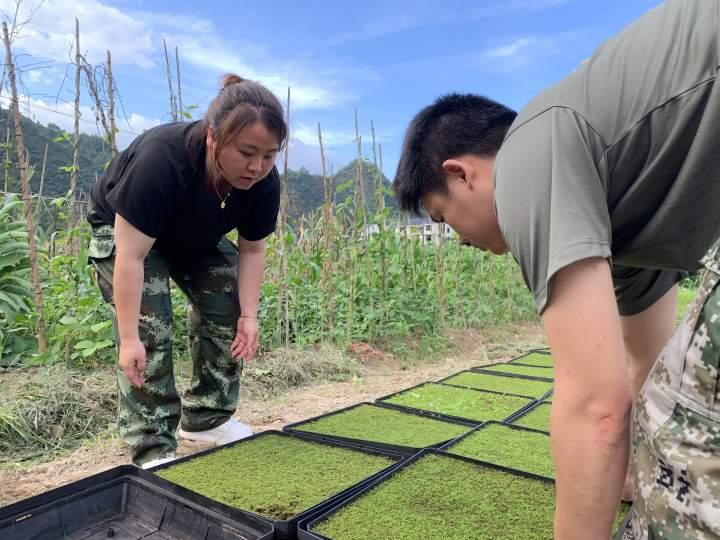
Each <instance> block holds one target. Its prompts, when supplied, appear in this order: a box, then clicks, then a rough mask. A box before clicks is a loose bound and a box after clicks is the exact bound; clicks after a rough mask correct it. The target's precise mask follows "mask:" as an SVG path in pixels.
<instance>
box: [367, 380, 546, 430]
mask: <svg viewBox="0 0 720 540" xmlns="http://www.w3.org/2000/svg"><path fill="white" fill-rule="evenodd" d="M428 382H431V381H425V382H422V383H420V384H416V385H415V386H411V387H409V388H405V389H404V390H398V391H397V392H393V393H392V394H388V395H386V396H382V397H379V398H377V399H376V400H375V403H376V404H377V405H379V406H381V407H386V408H388V409H395V410H398V411H403V412H412V413H415V414H420V415H422V416H429V417H431V418H435V419H436V420H444V421H446V422H464V423H466V424H468V423H469V424H471V425H473V426H478V425H480V424H483V423H485V422H487V419H482V418H463V417H461V416H454V415H452V414H443V413H438V412H435V411H428V410H425V409H416V408H415V407H408V406H407V405H398V404H396V403H387V402H386V401H383V400H386V399H390V398H392V397H394V396H396V395H398V394H404V393H405V392H409V391H410V390H413V389H415V388H418V387H420V386H425V385H426V384H428ZM434 384H441V385H443V386H448V387H451V388H462V389H463V390H472V391H473V392H481V393H483V394H495V395H496V396H509V397H517V398H523V399H527V400H531V401H530V403H528V404H527V405H525V406H524V407H521V408H520V409H518V410H517V411H515V412H513V413H512V414H510V415H508V416H507V417H506V418H505V419H504V420H503V422H508V421H509V420H510V419H511V418H514V417H515V416H517V415H518V414H519V413H520V412H522V411H524V410H525V409H527V408H528V407H529V406H531V405H532V404H533V403H534V400H535V398H531V397H527V396H520V395H517V394H508V393H505V392H493V391H492V390H478V389H477V388H467V387H465V386H457V385H454V384H445V383H440V382H439V383H434Z"/></svg>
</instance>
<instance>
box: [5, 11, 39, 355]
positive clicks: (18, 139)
mask: <svg viewBox="0 0 720 540" xmlns="http://www.w3.org/2000/svg"><path fill="white" fill-rule="evenodd" d="M2 29H3V41H4V42H5V67H6V68H7V73H8V79H9V82H10V92H11V97H12V102H11V106H12V112H13V117H14V119H15V145H16V148H17V158H18V171H19V172H20V184H21V186H22V200H23V210H24V212H23V214H24V216H25V223H26V225H27V230H28V245H29V248H30V268H31V275H32V283H33V295H34V297H35V309H36V310H37V317H38V319H37V321H38V322H37V332H38V350H39V351H40V352H45V351H46V350H47V336H46V334H45V308H44V304H43V294H42V283H41V281H40V267H39V266H38V250H37V239H36V234H35V233H36V224H35V222H34V221H33V219H32V217H33V216H32V206H31V203H30V179H29V178H28V174H27V172H28V171H27V154H26V152H25V145H24V142H23V133H22V125H21V123H20V121H21V117H20V106H19V104H18V95H17V84H16V80H15V65H14V64H13V58H12V50H11V47H10V37H9V35H8V27H7V23H5V22H3V23H2Z"/></svg>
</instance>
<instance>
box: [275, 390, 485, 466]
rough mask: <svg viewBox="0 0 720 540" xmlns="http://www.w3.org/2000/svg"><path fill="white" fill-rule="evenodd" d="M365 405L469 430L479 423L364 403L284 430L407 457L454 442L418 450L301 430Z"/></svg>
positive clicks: (304, 421)
mask: <svg viewBox="0 0 720 540" xmlns="http://www.w3.org/2000/svg"><path fill="white" fill-rule="evenodd" d="M363 405H365V406H370V407H382V408H385V409H396V410H399V411H400V412H402V413H405V414H412V415H414V416H421V417H424V418H429V419H431V420H440V421H443V422H448V423H450V424H458V425H461V426H467V427H468V429H472V428H474V427H476V426H477V425H478V422H468V421H467V420H463V419H457V418H439V417H438V416H437V415H435V414H432V413H429V412H428V411H420V410H418V409H407V408H404V409H397V408H396V407H386V406H385V405H382V404H377V403H368V402H363V403H357V404H355V405H351V406H349V407H344V408H342V409H338V410H337V411H333V412H331V413H327V414H321V415H319V416H315V417H313V418H309V419H307V420H301V421H300V422H295V423H294V424H288V425H287V426H285V427H284V428H283V429H284V430H285V431H287V432H288V433H293V434H297V435H302V436H303V437H305V438H313V439H320V440H325V441H338V442H341V443H344V444H346V445H353V446H359V447H362V448H369V449H378V450H383V451H386V452H395V453H398V454H401V455H403V456H405V457H408V456H412V455H415V454H417V453H418V452H420V451H421V450H424V449H425V448H439V447H440V446H443V445H445V444H447V443H448V442H450V441H453V440H454V439H448V440H446V441H440V442H438V443H437V444H433V445H430V446H428V447H422V448H420V447H417V448H416V447H412V446H402V445H398V444H388V443H382V442H376V441H367V440H364V439H351V438H348V437H341V436H337V435H331V434H326V433H315V432H310V431H302V430H301V429H299V427H300V426H302V425H305V424H308V423H310V422H314V421H315V420H320V419H322V418H326V417H328V416H335V415H336V414H340V413H343V412H346V411H349V410H351V409H355V408H356V407H360V406H363Z"/></svg>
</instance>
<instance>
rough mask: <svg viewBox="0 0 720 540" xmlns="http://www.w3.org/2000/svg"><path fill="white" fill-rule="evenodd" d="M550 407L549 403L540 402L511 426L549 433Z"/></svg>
mask: <svg viewBox="0 0 720 540" xmlns="http://www.w3.org/2000/svg"><path fill="white" fill-rule="evenodd" d="M550 405H551V404H550V403H547V402H542V403H541V404H540V405H538V406H537V407H535V408H534V409H533V410H531V411H530V412H528V413H527V414H523V415H522V416H521V417H520V418H518V419H517V421H516V422H513V424H516V425H518V426H524V427H529V428H532V429H539V430H540V431H550Z"/></svg>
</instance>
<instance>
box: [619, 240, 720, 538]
mask: <svg viewBox="0 0 720 540" xmlns="http://www.w3.org/2000/svg"><path fill="white" fill-rule="evenodd" d="M719 246H720V244H718V245H716V246H715V247H714V248H713V249H712V250H711V251H710V253H709V254H708V256H707V257H706V258H705V259H704V260H703V262H704V264H705V266H706V267H707V271H706V274H705V276H704V277H703V280H702V285H701V287H700V290H699V292H698V297H697V299H696V300H695V303H694V304H693V305H692V306H691V308H690V309H689V310H688V313H687V315H686V316H685V319H684V320H683V322H682V323H681V324H680V326H679V327H678V328H677V329H676V331H675V334H674V335H673V337H672V338H671V340H670V341H669V342H668V344H667V345H666V346H665V348H664V349H663V351H662V353H661V354H660V357H659V359H658V361H657V362H656V364H655V366H654V368H653V370H652V372H651V373H650V375H649V376H648V380H647V381H646V382H645V385H644V386H643V388H642V391H641V392H640V395H639V397H638V399H637V401H636V403H635V412H634V418H633V429H634V440H633V453H634V460H635V503H634V510H633V516H632V519H631V521H630V525H629V526H628V530H627V531H626V533H625V536H624V537H623V538H625V539H635V540H645V539H660V538H663V539H680V538H683V539H685V538H688V539H693V540H707V539H711V538H715V539H717V538H720V378H719V377H718V367H719V366H718V365H719V363H720V286H718V283H719V282H720V249H718V247H719Z"/></svg>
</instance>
